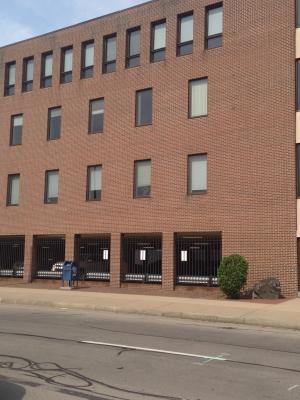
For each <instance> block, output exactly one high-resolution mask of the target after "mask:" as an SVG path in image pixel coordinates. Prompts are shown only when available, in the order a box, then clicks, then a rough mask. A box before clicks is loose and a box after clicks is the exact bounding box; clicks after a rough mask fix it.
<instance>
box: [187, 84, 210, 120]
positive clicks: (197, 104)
mask: <svg viewBox="0 0 300 400" xmlns="http://www.w3.org/2000/svg"><path fill="white" fill-rule="evenodd" d="M207 113H208V79H207V78H201V79H194V80H192V81H189V118H195V117H203V116H206V115H207Z"/></svg>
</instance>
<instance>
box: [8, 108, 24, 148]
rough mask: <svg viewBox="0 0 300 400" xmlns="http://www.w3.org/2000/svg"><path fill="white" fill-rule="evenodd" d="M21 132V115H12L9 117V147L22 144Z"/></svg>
mask: <svg viewBox="0 0 300 400" xmlns="http://www.w3.org/2000/svg"><path fill="white" fill-rule="evenodd" d="M22 132H23V114H19V115H13V116H12V117H11V127H10V145H11V146H17V145H19V144H22Z"/></svg>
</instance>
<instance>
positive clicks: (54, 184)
mask: <svg viewBox="0 0 300 400" xmlns="http://www.w3.org/2000/svg"><path fill="white" fill-rule="evenodd" d="M58 177H59V171H58V169H57V170H52V171H46V177H45V178H46V179H45V203H46V204H55V203H57V202H58Z"/></svg>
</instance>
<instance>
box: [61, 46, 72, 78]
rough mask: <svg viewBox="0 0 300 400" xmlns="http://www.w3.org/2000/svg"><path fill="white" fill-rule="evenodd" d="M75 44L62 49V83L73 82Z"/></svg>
mask: <svg viewBox="0 0 300 400" xmlns="http://www.w3.org/2000/svg"><path fill="white" fill-rule="evenodd" d="M72 70H73V46H69V47H65V48H64V49H62V50H61V66H60V83H68V82H72Z"/></svg>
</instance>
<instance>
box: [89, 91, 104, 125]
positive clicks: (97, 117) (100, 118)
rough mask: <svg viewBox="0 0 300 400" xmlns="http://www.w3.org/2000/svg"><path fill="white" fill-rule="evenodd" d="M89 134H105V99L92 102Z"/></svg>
mask: <svg viewBox="0 0 300 400" xmlns="http://www.w3.org/2000/svg"><path fill="white" fill-rule="evenodd" d="M89 120H90V121H89V133H101V132H103V125H104V99H103V98H102V99H96V100H91V101H90V118H89Z"/></svg>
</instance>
